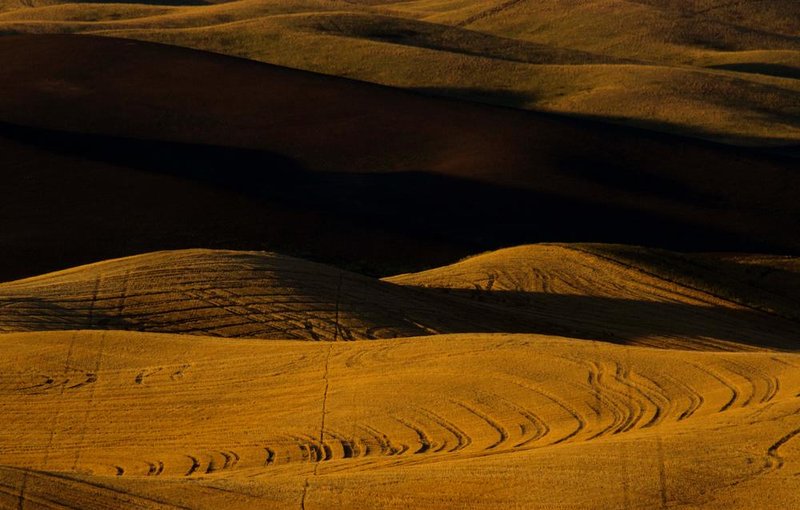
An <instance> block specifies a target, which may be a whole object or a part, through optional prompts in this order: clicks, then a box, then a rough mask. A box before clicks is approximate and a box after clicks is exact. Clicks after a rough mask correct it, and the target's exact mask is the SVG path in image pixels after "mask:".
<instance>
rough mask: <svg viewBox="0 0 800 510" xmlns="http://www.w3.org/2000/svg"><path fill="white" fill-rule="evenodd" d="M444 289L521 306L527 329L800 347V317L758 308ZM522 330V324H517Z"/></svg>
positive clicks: (618, 338)
mask: <svg viewBox="0 0 800 510" xmlns="http://www.w3.org/2000/svg"><path fill="white" fill-rule="evenodd" d="M426 290H428V291H430V292H435V293H441V294H444V295H447V296H451V297H458V298H462V299H468V300H472V301H478V302H480V303H484V304H487V305H493V306H498V307H503V308H506V309H512V310H517V311H518V312H519V313H521V315H520V321H519V323H518V325H519V326H521V327H522V328H523V329H524V328H526V327H529V326H526V324H531V323H536V324H538V325H540V326H538V327H537V328H536V329H537V330H536V331H524V332H527V333H543V334H554V335H560V336H567V337H574V338H583V339H589V340H603V341H608V342H615V343H623V344H624V343H630V342H631V341H635V340H641V339H643V338H647V337H653V336H660V337H668V338H674V339H676V340H679V341H686V340H691V341H692V343H694V344H696V345H697V346H705V347H708V348H710V349H720V348H724V345H720V344H719V343H715V342H714V340H722V341H725V342H736V343H741V344H747V345H751V346H754V347H767V348H775V349H788V350H796V349H798V348H800V321H794V320H788V319H785V318H782V317H777V316H774V315H770V314H767V313H763V312H760V311H757V310H752V309H743V308H740V309H731V308H724V307H719V306H696V305H691V304H684V303H674V302H656V301H638V300H631V299H618V298H607V297H596V296H580V295H565V294H550V293H539V292H518V291H498V290H491V291H488V290H484V289H480V288H475V289H442V288H428V289H426ZM511 329H512V331H514V332H522V331H520V328H514V327H512V328H511Z"/></svg>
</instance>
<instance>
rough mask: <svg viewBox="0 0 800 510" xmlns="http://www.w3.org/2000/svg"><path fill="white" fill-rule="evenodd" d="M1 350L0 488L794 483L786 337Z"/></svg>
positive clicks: (144, 338)
mask: <svg viewBox="0 0 800 510" xmlns="http://www.w3.org/2000/svg"><path fill="white" fill-rule="evenodd" d="M0 348H1V349H2V351H3V353H4V355H3V356H2V357H0V402H2V405H3V408H4V409H6V410H7V417H6V419H5V423H4V430H3V434H2V435H0V465H2V466H3V467H2V468H0V484H2V487H3V490H2V491H1V492H2V494H0V505H1V506H3V507H13V506H16V505H17V504H22V505H24V506H27V505H32V506H37V505H39V506H46V505H56V506H58V505H61V506H70V507H76V506H77V507H86V506H90V505H93V506H96V507H112V506H113V507H115V508H141V507H145V508H173V507H179V508H219V507H226V508H254V507H280V508H283V507H293V508H297V507H298V506H300V507H302V508H307V509H311V508H332V507H338V508H346V507H353V506H359V507H367V508H407V507H408V506H409V505H411V506H414V507H430V508H441V507H452V508H458V507H463V506H471V507H475V506H485V507H493V508H494V507H497V506H498V505H499V506H514V505H517V506H524V507H541V508H550V507H552V506H557V505H566V506H579V507H583V508H608V507H619V506H625V505H634V504H641V505H645V506H655V507H658V506H659V505H660V506H670V505H676V504H683V505H691V506H694V507H708V508H731V507H738V508H747V507H751V508H752V507H760V508H765V507H773V506H774V507H791V506H793V505H794V504H796V503H797V502H798V501H797V494H798V490H797V489H798V483H800V482H799V481H798V478H797V477H796V476H794V473H795V472H796V471H797V469H798V452H799V451H800V450H798V444H797V440H798V439H797V438H798V437H800V434H798V430H800V429H798V427H800V418H799V417H798V414H797V411H798V399H797V397H796V394H797V392H798V391H800V379H799V378H798V374H800V372H798V370H797V367H798V366H799V365H800V359H798V357H797V355H795V354H775V353H691V352H681V351H669V350H654V349H645V348H634V347H623V346H612V345H609V344H603V343H596V342H582V341H577V340H569V339H563V338H551V337H543V336H536V335H488V336H485V335H483V336H482V335H455V336H436V337H430V338H413V339H395V340H382V341H376V342H352V343H349V342H348V343H325V344H322V343H312V342H258V341H249V340H226V339H218V338H205V337H195V338H191V339H187V338H185V337H180V336H174V335H173V336H168V335H154V334H142V333H132V332H54V333H36V334H7V335H0ZM387 374H390V375H387ZM731 444H736V445H737V447H736V448H731ZM709 458H712V459H714V461H713V462H708V459H709Z"/></svg>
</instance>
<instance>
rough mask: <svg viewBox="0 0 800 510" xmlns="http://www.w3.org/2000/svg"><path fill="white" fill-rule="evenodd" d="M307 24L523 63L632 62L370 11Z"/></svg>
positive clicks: (336, 33)
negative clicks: (366, 13) (381, 14)
mask: <svg viewBox="0 0 800 510" xmlns="http://www.w3.org/2000/svg"><path fill="white" fill-rule="evenodd" d="M309 28H310V29H311V30H313V31H315V32H319V33H323V34H327V35H334V36H341V37H352V38H357V39H366V40H370V41H376V42H382V43H389V44H396V45H402V46H410V47H415V48H423V49H427V50H434V51H444V52H448V53H455V54H460V55H469V56H473V57H483V58H489V59H495V60H505V61H508V62H519V63H524V64H563V65H567V64H569V65H581V64H611V63H633V62H634V61H633V60H628V59H621V58H615V57H610V56H605V55H598V54H594V53H589V52H586V51H580V50H574V49H568V48H560V47H557V46H550V45H546V44H539V43H534V42H530V41H522V40H519V39H509V38H505V37H499V36H497V35H492V34H487V33H483V32H478V31H474V30H469V29H466V28H461V27H455V26H448V25H441V24H437V23H428V22H425V21H420V20H411V19H401V18H394V17H391V16H379V15H374V14H373V15H359V14H334V15H327V16H319V17H317V18H315V19H314V22H313V24H311V25H310V26H309Z"/></svg>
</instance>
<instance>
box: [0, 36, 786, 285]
mask: <svg viewBox="0 0 800 510" xmlns="http://www.w3.org/2000/svg"><path fill="white" fill-rule="evenodd" d="M0 122H3V124H2V126H0V148H1V149H2V150H0V172H2V174H0V182H2V184H3V186H2V189H1V190H0V192H1V193H2V196H1V197H0V198H1V199H2V200H0V204H2V205H0V213H1V214H0V229H2V231H3V233H4V234H3V236H2V239H1V242H2V254H0V267H1V268H2V269H0V279H5V280H7V279H12V278H18V277H22V276H29V275H33V274H38V273H43V272H46V271H50V270H55V269H60V268H63V267H67V266H71V265H76V264H80V263H86V262H92V261H96V260H99V259H103V258H110V257H116V256H123V255H130V254H134V253H141V252H146V251H154V250H159V249H172V248H187V247H209V248H233V249H270V250H275V251H280V252H283V253H287V254H292V255H297V256H301V257H305V258H309V259H313V260H318V261H324V262H330V263H333V264H338V265H340V266H344V267H347V268H348V269H353V270H356V271H359V272H363V273H368V274H372V275H376V274H391V273H399V272H405V271H414V270H419V269H423V268H426V267H432V266H437V265H442V264H445V263H447V262H451V261H453V260H454V259H456V258H459V257H461V256H464V255H467V254H472V253H475V252H478V251H481V250H486V249H492V248H497V247H501V246H507V245H514V244H523V243H530V242H538V241H596V242H617V243H629V244H642V245H650V246H658V247H664V248H671V249H676V250H682V251H691V250H706V251H770V252H778V253H798V252H800V238H798V237H797V236H796V232H797V231H799V230H800V203H798V202H797V200H796V190H797V189H800V172H799V171H798V161H797V160H796V159H793V158H787V157H780V156H770V155H768V154H766V153H764V152H762V151H756V150H747V149H740V148H730V147H726V146H722V145H716V144H713V143H707V142H701V141H696V140H691V139H687V138H681V137H677V136H670V135H664V134H657V133H652V132H649V131H645V130H637V129H631V128H625V127H620V126H614V125H610V124H605V123H602V122H598V121H595V120H588V119H580V118H573V117H562V116H558V115H552V114H539V113H532V112H523V111H518V110H513V109H507V108H500V107H492V106H486V105H478V104H474V103H470V102H465V101H455V100H446V99H442V98H434V97H429V96H425V95H421V94H416V93H413V92H409V91H403V90H397V89H392V88H388V87H382V86H377V85H371V84H367V83H362V82H356V81H351V80H346V79H341V78H333V77H328V76H323V75H318V74H314V73H308V72H302V71H297V70H292V69H287V68H281V67H277V66H271V65H267V64H261V63H257V62H252V61H247V60H243V59H237V58H231V57H224V56H220V55H215V54H211V53H206V52H199V51H194V50H187V49H183V48H176V47H170V46H164V45H158V44H150V43H143V42H135V41H128V40H120V39H111V38H98V37H89V36H73V35H29V36H8V37H3V38H0Z"/></svg>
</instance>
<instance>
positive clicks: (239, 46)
mask: <svg viewBox="0 0 800 510" xmlns="http://www.w3.org/2000/svg"><path fill="white" fill-rule="evenodd" d="M0 9H2V10H3V11H4V12H0V32H3V33H8V34H14V33H48V32H50V33H93V34H102V35H107V36H114V37H127V38H133V39H139V40H149V41H154V42H162V43H168V44H173V45H178V46H186V47H192V48H196V49H203V50H209V51H214V52H217V53H222V54H227V55H234V56H240V57H245V58H248V59H254V60H260V61H264V62H270V63H273V64H279V65H285V66H289V67H294V68H299V69H306V70H311V71H317V72H323V73H325V74H330V75H337V76H345V77H350V78H357V79H361V80H366V81H371V82H375V83H381V84H385V85H391V86H395V87H403V88H410V89H415V90H422V91H425V92H426V93H430V94H434V95H445V96H450V97H460V98H466V99H470V100H474V101H481V102H488V103H493V104H501V105H506V106H512V107H519V108H528V109H536V110H545V111H550V112H557V113H564V114H571V115H578V116H586V117H600V118H604V119H609V120H613V121H615V122H620V123H625V124H631V125H636V126H642V127H647V128H649V129H655V130H660V131H668V132H674V133H682V134H689V135H692V136H695V137H701V138H708V139H714V140H720V141H725V142H727V143H734V144H747V145H769V146H795V147H796V146H797V144H798V140H800V123H798V118H799V117H798V115H800V111H798V109H797V101H796V96H797V94H798V92H800V84H798V80H797V78H798V72H799V70H800V42H799V41H798V38H797V34H798V33H800V25H798V22H797V21H796V20H797V19H800V16H798V14H800V13H799V12H798V6H797V3H796V2H794V1H793V0H766V1H764V0H762V1H759V2H720V1H716V0H685V1H683V0H682V1H658V2H656V1H624V0H592V1H590V2H584V1H581V2H578V1H573V0H568V1H565V0H547V1H536V2H533V1H512V2H509V1H507V0H490V1H475V0H469V1H458V2H454V1H450V0H436V1H431V0H424V1H399V0H394V1H392V0H389V1H370V2H362V1H323V0H303V1H298V2H285V1H281V0H239V1H233V2H222V3H219V2H215V1H211V2H205V1H194V0H191V1H185V0H178V1H176V0H165V1H151V0H146V1H142V2H138V3H116V2H111V3H107V2H80V3H71V2H61V1H57V0H55V1H54V0H25V1H21V0H4V1H3V2H2V3H0Z"/></svg>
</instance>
